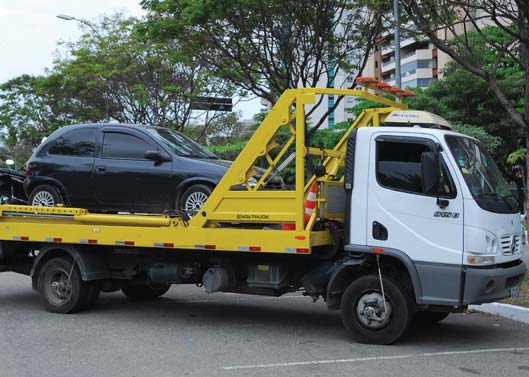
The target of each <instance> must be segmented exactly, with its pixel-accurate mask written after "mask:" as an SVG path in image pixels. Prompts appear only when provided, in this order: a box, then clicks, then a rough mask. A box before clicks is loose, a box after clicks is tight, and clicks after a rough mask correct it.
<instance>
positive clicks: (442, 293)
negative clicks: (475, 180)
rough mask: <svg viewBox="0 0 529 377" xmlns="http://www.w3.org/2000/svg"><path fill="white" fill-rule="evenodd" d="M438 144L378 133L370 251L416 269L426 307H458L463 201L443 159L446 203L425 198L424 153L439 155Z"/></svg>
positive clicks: (374, 139)
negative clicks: (397, 257)
mask: <svg viewBox="0 0 529 377" xmlns="http://www.w3.org/2000/svg"><path fill="white" fill-rule="evenodd" d="M436 144H437V140H435V139H434V138H433V137H428V136H425V135H417V136H414V135H413V134H410V136H393V135H391V134H384V133H375V134H374V135H373V136H372V140H371V147H370V155H371V160H370V161H375V163H374V164H371V166H370V169H369V188H370V190H369V194H368V218H367V220H368V223H367V224H368V228H367V233H368V234H367V242H368V245H372V246H375V247H381V248H382V250H384V248H391V249H393V250H396V251H395V252H396V253H397V254H399V253H401V255H402V254H405V255H406V256H407V257H409V258H410V259H411V260H412V261H413V262H414V264H415V266H416V269H417V272H418V273H419V277H420V280H421V284H422V294H423V299H424V300H425V302H428V303H432V304H454V305H455V304H457V303H458V301H459V287H460V278H461V272H462V263H461V262H462V259H461V258H462V257H461V255H462V250H463V200H462V195H461V194H459V193H458V191H459V192H461V190H458V189H457V188H458V183H457V181H455V180H454V179H453V178H452V177H455V174H454V171H453V168H452V167H451V166H450V165H449V164H447V163H446V162H445V161H449V160H448V159H446V158H443V157H442V156H443V154H444V153H441V156H440V157H441V166H442V176H443V179H442V182H443V185H442V190H441V198H444V199H446V201H447V203H448V205H447V206H446V207H445V208H440V206H439V205H438V204H437V190H436V189H434V190H433V191H435V192H431V191H432V190H431V189H430V193H427V192H425V191H426V190H427V189H426V188H425V187H424V185H425V184H424V180H423V177H422V174H421V160H422V158H423V153H428V152H433V153H435V152H434V150H435V148H436V147H435V145H436Z"/></svg>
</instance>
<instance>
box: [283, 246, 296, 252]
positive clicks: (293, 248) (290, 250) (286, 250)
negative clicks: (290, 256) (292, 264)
mask: <svg viewBox="0 0 529 377" xmlns="http://www.w3.org/2000/svg"><path fill="white" fill-rule="evenodd" d="M295 252H296V248H295V247H287V248H285V253H295Z"/></svg>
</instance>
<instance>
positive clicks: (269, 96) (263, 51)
mask: <svg viewBox="0 0 529 377" xmlns="http://www.w3.org/2000/svg"><path fill="white" fill-rule="evenodd" d="M142 5H143V6H144V8H146V9H147V10H148V11H149V12H150V14H149V16H148V17H147V18H148V22H147V23H146V25H145V27H144V29H143V30H144V31H145V33H146V34H147V36H148V37H149V38H152V39H154V40H160V39H161V40H172V39H173V38H176V39H177V40H178V41H179V44H180V45H181V47H182V49H183V51H184V52H185V53H186V54H188V55H190V56H193V57H195V58H196V59H197V60H198V61H199V62H200V63H201V64H203V65H204V66H205V67H207V68H208V69H210V70H211V71H212V72H214V73H215V74H216V75H217V76H218V77H220V78H223V79H226V80H228V81H230V82H231V83H233V84H234V85H236V86H237V87H238V88H240V89H241V90H243V91H246V92H250V93H252V94H254V95H256V96H258V97H260V98H264V99H266V100H267V101H269V102H270V103H271V104H273V103H275V101H276V100H277V99H278V97H279V96H280V95H281V94H282V93H283V91H284V90H286V89H289V88H295V87H298V86H304V87H314V86H316V85H317V84H318V83H321V81H325V82H326V83H327V85H329V86H331V84H332V83H333V80H334V78H335V77H336V74H337V73H338V72H339V71H340V70H343V71H345V72H348V73H351V75H355V74H358V73H359V72H361V70H362V69H363V68H364V66H365V64H366V61H367V57H368V55H369V52H370V50H371V48H372V46H373V44H374V41H375V40H376V38H377V37H378V35H379V33H380V32H381V30H382V23H381V14H382V12H383V9H382V8H381V7H380V6H378V5H379V3H378V2H368V1H355V2H350V1H339V0H317V1H309V2H301V1H298V0H204V1H190V0H144V1H143V2H142ZM338 103H339V100H338V101H336V105H335V106H337V105H338ZM320 124H321V123H320ZM318 126H319V124H317V125H315V127H316V128H317V127H318Z"/></svg>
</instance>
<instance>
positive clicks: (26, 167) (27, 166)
mask: <svg viewBox="0 0 529 377" xmlns="http://www.w3.org/2000/svg"><path fill="white" fill-rule="evenodd" d="M30 174H31V171H30V170H29V162H26V165H24V175H26V176H28V175H30Z"/></svg>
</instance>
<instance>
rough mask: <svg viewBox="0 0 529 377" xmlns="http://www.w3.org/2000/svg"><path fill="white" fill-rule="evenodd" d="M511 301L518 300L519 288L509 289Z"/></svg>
mask: <svg viewBox="0 0 529 377" xmlns="http://www.w3.org/2000/svg"><path fill="white" fill-rule="evenodd" d="M510 291H511V300H518V299H519V298H520V287H514V288H511V289H510Z"/></svg>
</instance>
